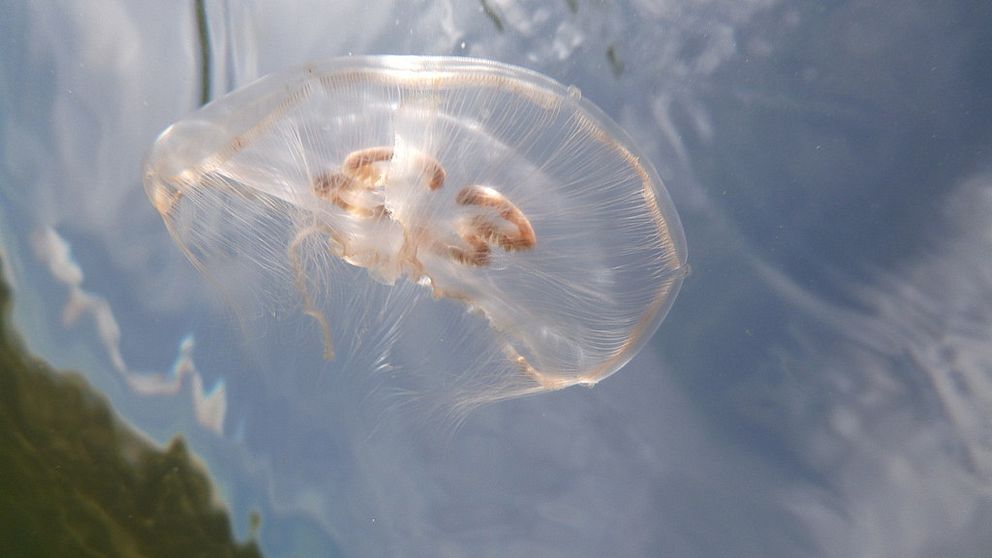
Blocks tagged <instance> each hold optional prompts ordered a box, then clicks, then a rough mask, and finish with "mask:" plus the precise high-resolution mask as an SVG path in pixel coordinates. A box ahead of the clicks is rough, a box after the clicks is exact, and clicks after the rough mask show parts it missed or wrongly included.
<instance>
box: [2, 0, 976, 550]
mask: <svg viewBox="0 0 992 558" xmlns="http://www.w3.org/2000/svg"><path fill="white" fill-rule="evenodd" d="M193 8H194V7H193V3H192V2H190V3H188V4H183V5H179V4H173V3H160V2H123V1H122V2H114V1H108V2H103V3H99V4H92V5H87V4H84V3H73V4H71V5H65V6H61V7H59V8H55V7H52V6H51V5H39V4H37V3H30V4H29V3H18V2H12V1H7V2H3V3H2V6H0V12H2V13H3V14H4V15H3V17H2V18H0V115H2V116H0V154H2V156H0V157H2V158H0V239H2V247H3V258H4V264H5V265H4V268H5V270H9V271H8V273H9V274H10V275H11V279H12V281H13V283H14V293H15V307H14V313H15V319H16V321H17V324H18V327H19V330H20V331H21V333H22V335H23V336H24V337H25V339H26V342H27V344H28V345H29V346H30V348H31V349H32V350H33V351H35V352H36V353H37V354H39V355H40V356H41V357H43V358H45V359H46V360H48V361H50V362H52V363H53V364H54V365H56V366H60V367H71V368H76V369H79V370H81V371H82V372H84V373H85V374H86V376H87V377H88V378H89V379H90V381H91V382H92V383H93V384H94V385H95V386H97V387H98V389H100V390H101V391H102V392H103V393H105V394H107V396H108V397H109V398H110V399H111V401H112V402H113V404H114V406H115V408H116V409H117V410H118V411H119V412H120V413H121V415H122V416H123V417H124V418H125V419H126V420H127V421H129V422H130V423H131V424H133V425H134V426H135V427H137V428H138V429H140V430H142V431H144V432H145V433H147V434H148V435H149V436H150V437H152V438H154V439H156V440H159V441H164V440H167V439H168V438H169V437H170V436H172V435H173V434H176V433H181V434H183V435H184V436H186V437H187V439H188V440H189V443H190V447H191V449H193V450H194V451H195V452H197V453H198V454H199V455H200V456H201V458H202V459H203V461H204V463H205V465H206V467H207V468H208V470H209V471H210V473H211V475H212V476H213V477H214V479H215V480H216V482H217V488H218V498H219V499H220V500H221V501H223V502H224V503H226V504H227V505H228V506H229V507H230V509H231V513H232V516H233V518H234V521H235V527H236V530H237V531H238V532H239V533H240V534H241V535H245V534H246V533H247V532H248V517H249V513H250V512H251V510H253V509H257V510H259V511H260V512H261V516H262V527H261V532H260V533H261V534H260V542H261V546H262V548H263V549H264V551H265V552H266V554H267V555H269V556H290V555H318V556H319V555H343V556H382V555H392V556H438V555H445V556H482V555H492V556H677V557H713V556H734V557H740V556H761V557H768V556H782V557H796V556H810V557H813V556H816V557H849V556H868V557H887V556H893V557H897V556H898V557H905V556H919V557H924V556H975V557H980V556H987V555H988V553H989V551H988V549H989V548H992V538H990V535H989V532H988V529H987V528H985V527H986V526H987V525H989V524H992V439H990V438H989V434H988V433H989V432H992V349H990V347H992V344H990V340H992V339H990V338H992V259H990V258H989V254H992V217H990V215H992V169H990V162H992V161H990V144H992V141H990V140H992V138H990V134H992V125H990V124H992V122H990V118H992V106H990V104H992V101H990V97H989V96H988V95H987V91H988V88H989V81H990V74H989V72H988V68H990V67H992V50H990V49H989V47H988V45H990V44H992V25H990V19H992V18H990V15H992V14H990V13H989V8H988V7H986V6H985V5H984V4H981V3H977V2H965V1H961V2H944V3H939V4H934V5H929V4H919V5H907V4H905V3H899V2H868V1H863V2H835V3H831V4H830V5H829V6H827V5H821V4H819V3H803V2H774V1H750V2H740V1H729V0H728V1H718V2H705V3H702V2H680V1H674V2H667V3H661V2H648V1H643V0H629V1H626V2H617V3H607V4H605V5H604V4H601V3H599V2H592V1H589V0H576V1H575V2H566V1H552V0H548V1H546V2H537V1H535V2H513V1H510V0H501V1H497V0H487V2H485V3H481V2H473V1H452V2H441V1H439V2H426V1H425V2H411V3H407V2H384V3H381V4H378V5H375V6H372V5H370V4H369V3H368V2H360V1H341V2H336V3H333V5H332V4H331V3H324V2H265V1H262V0H259V1H256V2H252V3H249V4H243V5H232V4H230V3H226V2H207V3H206V9H205V13H206V15H207V22H208V27H209V39H210V40H209V44H210V49H211V68H210V75H209V77H210V80H209V83H210V95H211V96H214V95H217V94H220V93H222V92H224V91H226V90H229V89H231V88H234V87H237V86H240V85H243V84H245V83H247V82H249V81H251V80H252V79H254V78H255V77H258V76H261V75H264V74H266V73H269V72H271V71H276V70H279V69H283V68H285V67H288V66H291V65H295V64H299V63H303V62H307V61H310V60H316V59H323V58H327V57H332V56H342V55H347V54H366V53H411V54H444V55H470V56H478V57H485V58H492V59H496V60H500V61H503V62H508V63H512V64H517V65H521V66H526V67H529V68H532V69H535V70H537V71H539V72H541V73H544V74H547V75H549V76H551V77H553V78H554V79H556V80H558V81H560V82H562V83H566V84H574V85H576V86H577V87H578V88H579V89H580V90H581V91H582V95H583V96H584V97H586V98H588V99H590V100H592V101H593V102H595V103H596V104H597V105H599V106H601V107H602V108H603V109H604V110H605V111H606V112H607V113H608V114H609V115H610V116H611V117H612V118H613V119H615V120H617V121H618V122H619V123H620V124H621V126H623V127H624V128H626V129H627V130H628V131H629V132H630V134H631V136H632V137H633V139H634V141H635V142H637V143H638V144H639V145H640V146H641V148H642V150H643V151H644V152H645V153H646V156H647V157H649V158H650V159H651V161H652V162H653V163H654V165H655V166H657V167H658V170H659V173H660V174H661V176H662V178H663V179H664V180H665V182H666V185H667V187H668V189H669V191H670V192H671V195H672V198H673V201H674V203H675V205H676V207H678V210H679V214H680V216H681V218H682V221H683V224H684V226H685V231H686V238H687V243H688V246H689V253H690V264H691V267H692V272H691V274H690V275H689V277H688V278H687V279H686V281H685V283H684V286H683V289H682V292H681V293H680V295H679V297H678V299H677V301H676V303H675V305H674V307H673V309H672V312H671V314H670V315H669V316H668V318H667V319H666V320H665V322H664V323H663V324H662V326H661V328H660V329H659V331H658V333H657V334H656V336H655V337H654V338H653V340H652V341H651V343H650V345H649V346H648V347H647V348H646V349H645V350H644V351H642V352H641V353H640V354H639V355H638V356H637V357H636V358H635V359H634V360H633V361H631V362H630V364H628V365H627V366H626V367H625V368H624V369H622V370H621V371H620V372H618V373H617V374H616V375H614V376H612V377H611V378H609V379H607V380H606V381H604V382H602V383H601V384H599V385H598V386H596V387H595V388H594V389H591V390H589V389H582V388H572V389H569V390H565V391H562V392H558V393H553V394H549V395H542V396H538V397H530V398H524V399H520V400H514V401H510V402H505V403H499V404H495V405H492V406H488V407H486V408H483V409H481V410H479V411H477V412H476V413H474V414H473V415H471V416H470V417H469V419H468V420H467V421H466V422H465V423H464V424H463V425H462V426H461V427H460V428H459V429H457V430H456V431H455V432H454V433H452V434H450V435H449V434H445V435H441V436H439V435H436V433H434V432H432V431H431V429H430V428H429V427H428V428H424V427H423V426H422V425H417V424H412V423H408V422H406V421H404V420H402V417H403V415H402V414H400V415H382V414H380V413H379V412H378V410H377V408H376V407H370V406H367V405H365V404H364V403H365V401H366V400H367V395H368V393H369V390H370V389H373V387H374V386H370V385H369V383H368V382H367V381H364V380H363V379H362V378H361V377H329V376H327V375H321V374H319V373H318V372H314V371H309V370H308V369H306V368H305V367H303V366H302V363H304V362H306V359H305V358H304V357H301V356H300V355H298V354H279V353H278V352H276V351H269V352H267V354H266V355H264V356H265V357H266V358H265V359H262V360H261V361H264V362H267V363H268V364H267V365H266V366H259V365H258V362H260V359H258V358H257V356H258V355H253V354H252V350H251V347H246V346H245V345H244V343H243V342H242V340H243V339H244V338H245V335H246V332H245V331H244V330H243V329H242V328H240V327H239V325H238V323H239V321H238V318H237V314H236V313H232V311H231V309H230V306H229V305H227V304H226V303H225V302H224V300H222V297H219V296H218V295H217V292H216V290H212V289H211V287H210V285H209V284H208V283H207V282H205V281H204V280H203V278H202V276H200V275H199V274H197V273H196V271H195V270H193V269H192V268H191V266H190V265H189V264H188V262H187V261H186V260H185V259H184V257H183V255H182V253H181V252H180V251H179V250H178V249H177V248H176V247H175V245H174V243H173V242H172V240H171V239H170V238H169V236H168V233H167V232H166V231H165V229H164V227H163V226H162V222H161V219H160V218H159V217H158V215H157V214H156V213H155V211H154V210H153V209H152V207H151V206H150V204H149V203H148V200H147V198H146V197H145V194H144V192H143V190H142V187H141V171H140V169H141V163H142V160H143V158H144V156H145V155H146V153H147V151H148V149H149V148H150V146H151V145H152V143H153V141H154V139H155V137H156V136H157V134H158V133H159V132H160V131H161V130H162V129H163V128H164V127H165V126H167V125H168V124H170V123H171V122H174V121H175V120H177V119H179V118H180V117H182V116H183V115H185V114H186V113H188V112H189V111H191V110H193V109H194V108H195V107H196V105H197V104H198V102H199V100H200V97H201V83H202V80H201V73H200V64H201V61H202V57H201V51H200V50H199V49H200V47H201V45H202V44H203V43H202V40H201V37H200V36H199V35H198V33H197V26H196V18H195V14H194V9H193ZM497 22H498V23H497ZM609 52H612V53H613V56H612V57H611V56H610V55H609V54H608V53H609ZM63 243H67V245H68V251H66V250H65V249H64V247H65V245H64V244H63ZM67 303H71V304H70V307H71V308H75V309H78V310H79V311H80V315H79V317H78V319H77V320H75V321H72V322H71V323H67V322H66V321H64V319H63V318H64V311H65V307H66V305H67ZM259 311H260V312H261V310H259ZM101 324H102V325H101ZM114 324H116V328H117V329H116V330H115V329H114V328H113V327H111V326H112V325H114ZM101 327H102V328H103V329H101ZM249 333H250V332H249ZM301 335H302V334H301ZM184 343H185V344H184ZM318 346H319V342H318ZM373 391H374V390H373Z"/></svg>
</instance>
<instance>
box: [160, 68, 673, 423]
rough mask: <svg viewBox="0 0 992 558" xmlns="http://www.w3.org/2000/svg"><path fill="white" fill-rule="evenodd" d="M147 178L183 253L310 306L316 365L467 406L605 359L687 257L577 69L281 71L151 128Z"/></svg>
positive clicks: (649, 176)
mask: <svg viewBox="0 0 992 558" xmlns="http://www.w3.org/2000/svg"><path fill="white" fill-rule="evenodd" d="M144 183H145V188H146V191H147V193H148V196H149V198H150V199H151V201H152V203H153V205H154V207H155V208H156V209H157V211H158V212H159V213H160V214H161V216H162V218H163V220H164V221H165V224H166V226H167V228H168V230H169V231H170V233H171V234H172V236H173V237H174V239H175V241H176V242H177V244H178V245H179V247H180V248H181V249H182V250H183V251H184V252H185V254H186V255H187V257H188V258H189V259H190V260H191V261H192V262H193V264H194V265H196V266H197V267H198V268H200V269H201V270H203V271H204V272H205V273H206V274H207V275H208V277H211V279H212V280H213V281H214V282H215V283H216V284H218V285H219V286H220V287H221V288H222V289H223V290H226V291H242V292H247V293H250V296H249V297H248V298H249V299H250V300H251V301H253V303H257V304H260V305H267V306H269V307H276V308H279V309H280V310H281V311H283V312H287V313H292V314H296V315H299V316H303V317H305V318H306V319H307V321H308V323H309V329H310V330H311V332H316V333H317V335H316V336H315V337H313V338H311V337H308V335H309V334H308V333H304V332H302V331H299V335H301V336H304V337H307V338H308V339H310V340H311V341H312V342H311V343H310V344H311V345H312V348H313V350H314V351H315V352H319V353H321V354H322V355H323V358H324V359H325V361H326V362H328V363H329V365H328V367H329V368H332V369H334V368H339V369H342V370H347V371H349V372H351V373H355V372H358V373H368V374H371V375H377V374H378V375H383V374H384V373H385V372H388V375H389V377H390V378H392V379H396V378H398V380H397V381H399V382H401V383H402V384H403V385H404V388H403V389H404V391H405V392H408V393H411V394H418V395H417V396H419V397H423V398H426V399H429V400H431V401H436V402H441V403H442V405H444V406H447V407H449V408H451V409H456V410H459V411H466V410H469V409H471V408H474V407H476V406H478V405H481V404H485V403H489V402H492V401H497V400H501V399H508V398H513V397H518V396H522V395H528V394H534V393H540V392H544V391H549V390H556V389H561V388H564V387H568V386H571V385H593V384H595V383H597V382H599V381H600V380H602V379H603V378H606V377H607V376H609V375H611V374H612V373H614V372H615V371H617V370H618V369H619V368H620V367H622V366H623V365H624V364H625V363H626V362H627V361H628V360H629V359H630V358H631V357H632V356H633V355H634V354H635V353H636V352H637V351H638V350H639V349H640V348H641V347H642V346H643V345H644V343H645V342H646V341H647V340H648V339H649V338H650V336H651V335H652V334H653V333H654V331H655V330H656V329H657V327H658V325H659V324H660V322H661V320H662V319H663V318H664V316H665V314H666V313H667V312H668V310H669V308H670V307H671V304H672V302H673V300H674V298H675V295H676V293H677V292H678V289H679V287H680V285H681V282H682V279H683V277H684V276H685V273H686V269H687V267H686V248H685V241H684V238H683V233H682V228H681V225H680V223H679V219H678V216H677V214H676V212H675V209H674V207H673V205H672V202H671V200H670V198H669V196H668V193H667V192H666V191H665V188H664V186H663V184H662V182H661V180H660V178H659V177H658V174H657V172H656V171H655V170H654V168H653V167H652V166H651V165H650V163H649V162H648V161H647V160H646V159H645V158H644V157H643V156H642V155H641V154H640V153H639V152H638V150H637V149H636V147H635V146H634V145H633V144H632V142H631V141H630V139H629V138H628V136H627V135H626V134H625V133H624V132H623V131H622V130H620V129H619V127H618V126H617V125H616V124H614V123H613V122H612V121H611V120H610V119H609V118H608V117H607V116H606V115H605V114H603V113H602V111H600V110H599V109H598V108H596V107H595V106H594V105H593V104H592V103H590V102H589V101H588V100H586V99H585V98H584V97H583V96H581V95H578V94H576V93H575V90H574V88H566V87H565V86H563V85H561V84H559V83H557V82H555V81H553V80H551V79H549V78H547V77H544V76H542V75H540V74H537V73H534V72H532V71H529V70H525V69H522V68H517V67H514V66H509V65H505V64H500V63H496V62H491V61H486V60H477V59H469V58H444V57H414V56H373V57H349V58H342V59H335V60H330V61H327V62H324V63H319V64H311V65H308V66H305V67H302V68H298V69H294V70H289V71H286V72H282V73H277V74H272V75H270V76H267V77H265V78H262V79H261V80H259V81H257V82H255V83H252V84H250V85H248V86H246V87H244V88H243V89H240V90H238V91H235V92H233V93H231V94H229V95H227V96H225V97H222V98H220V99H218V100H216V101H214V102H212V103H210V104H208V105H206V106H204V107H202V108H201V109H199V110H198V111H196V112H194V113H193V114H192V115H190V116H189V117H187V118H186V119H184V120H182V121H180V122H178V123H176V124H174V125H172V126H171V127H169V128H168V129H167V130H166V131H165V132H163V133H162V135H161V136H160V137H159V139H158V141H157V142H156V144H155V146H154V148H153V149H152V152H151V154H150V155H149V157H148V159H147V161H146V166H145V174H144ZM256 315H257V316H262V318H260V320H262V321H264V316H266V315H267V314H266V313H264V312H260V313H258V314H256ZM321 346H322V349H321Z"/></svg>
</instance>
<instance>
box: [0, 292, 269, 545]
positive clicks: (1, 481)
mask: <svg viewBox="0 0 992 558" xmlns="http://www.w3.org/2000/svg"><path fill="white" fill-rule="evenodd" d="M212 495H213V492H212V488H211V484H210V480H209V479H208V477H207V475H206V473H205V472H204V471H203V470H202V469H201V468H200V467H199V466H198V465H196V464H195V463H194V462H193V460H192V458H191V456H190V454H189V452H188V450H187V449H186V444H185V443H184V442H183V440H182V439H181V438H176V439H174V440H173V441H172V442H171V443H170V444H169V445H168V447H167V448H165V449H160V448H157V447H155V446H154V445H153V444H151V443H150V442H148V441H147V440H145V439H144V438H142V437H141V436H140V435H138V434H137V433H135V432H133V431H131V430H130V429H129V428H128V427H127V426H126V425H124V424H123V423H122V422H121V421H120V420H119V419H117V418H116V417H115V416H114V414H113V412H112V410H111V408H110V406H109V404H108V402H107V401H106V400H105V398H104V397H103V396H101V395H99V394H97V393H96V392H95V391H94V390H93V389H92V388H91V387H90V386H89V385H88V384H87V382H86V380H85V379H83V377H82V376H80V375H79V374H76V373H72V372H57V371H54V370H52V369H51V368H50V367H49V366H48V365H47V364H46V363H44V362H43V361H41V360H39V359H37V358H34V357H32V356H30V355H29V354H28V353H27V352H26V351H25V350H24V348H23V346H22V345H21V343H20V341H19V339H18V338H17V336H16V334H15V333H14V331H13V328H12V326H11V324H10V291H9V289H8V288H7V286H6V284H4V283H3V282H2V281H0V556H5V557H45V556H60V557H61V556H74V557H91V556H92V557H96V556H128V557H130V556H134V557H138V556H141V557H158V556H161V557H168V558H176V557H198V556H203V557H208V556H209V557H253V556H261V553H260V551H259V550H258V548H257V545H256V544H255V543H254V542H253V541H249V542H245V543H239V542H237V541H235V540H234V539H233V534H232V530H231V525H230V521H229V518H228V516H227V513H226V512H225V511H224V510H223V509H222V508H221V507H219V505H218V504H217V503H215V502H214V500H213V499H212Z"/></svg>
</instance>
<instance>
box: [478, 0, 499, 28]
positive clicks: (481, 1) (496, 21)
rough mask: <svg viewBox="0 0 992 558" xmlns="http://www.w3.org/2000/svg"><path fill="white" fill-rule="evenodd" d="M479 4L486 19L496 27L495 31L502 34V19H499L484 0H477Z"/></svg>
mask: <svg viewBox="0 0 992 558" xmlns="http://www.w3.org/2000/svg"><path fill="white" fill-rule="evenodd" d="M479 4H481V5H482V13H484V14H486V17H488V18H489V21H492V22H493V25H495V26H496V30H497V31H499V32H500V33H502V32H503V20H502V18H500V17H499V14H498V13H496V8H494V7H492V5H491V4H490V3H489V2H487V1H486V0H479Z"/></svg>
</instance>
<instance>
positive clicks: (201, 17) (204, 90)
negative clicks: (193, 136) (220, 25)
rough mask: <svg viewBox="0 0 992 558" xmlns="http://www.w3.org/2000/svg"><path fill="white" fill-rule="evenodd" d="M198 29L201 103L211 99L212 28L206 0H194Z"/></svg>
mask: <svg viewBox="0 0 992 558" xmlns="http://www.w3.org/2000/svg"><path fill="white" fill-rule="evenodd" d="M194 4H195V6H194V8H195V10H194V11H195V12H196V31H197V35H199V39H200V105H201V106H202V105H205V104H207V103H208V102H209V101H210V72H211V71H212V68H211V65H212V63H211V60H210V28H209V27H208V26H207V7H206V5H205V3H204V0H194Z"/></svg>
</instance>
